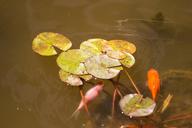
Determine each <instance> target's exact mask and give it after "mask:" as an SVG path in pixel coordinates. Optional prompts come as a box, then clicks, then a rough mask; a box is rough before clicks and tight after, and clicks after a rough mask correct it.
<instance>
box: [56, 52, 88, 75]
mask: <svg viewBox="0 0 192 128" xmlns="http://www.w3.org/2000/svg"><path fill="white" fill-rule="evenodd" d="M90 56H92V55H91V54H89V53H88V54H87V53H86V51H83V50H80V49H72V50H68V51H67V52H62V53H61V54H60V55H59V56H58V58H57V64H58V66H59V67H60V68H61V69H62V70H64V71H66V72H69V73H72V74H76V75H83V74H87V72H86V69H85V66H84V63H82V62H84V61H85V60H86V59H87V58H89V57H90Z"/></svg>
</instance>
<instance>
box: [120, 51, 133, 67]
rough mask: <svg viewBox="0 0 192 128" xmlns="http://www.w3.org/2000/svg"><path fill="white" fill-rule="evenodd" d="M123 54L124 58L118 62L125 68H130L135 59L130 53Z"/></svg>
mask: <svg viewBox="0 0 192 128" xmlns="http://www.w3.org/2000/svg"><path fill="white" fill-rule="evenodd" d="M125 54H126V57H125V58H124V59H122V60H120V62H121V64H122V65H124V66H125V67H127V68H130V67H132V66H133V65H134V64H135V58H134V56H133V55H131V54H130V53H125Z"/></svg>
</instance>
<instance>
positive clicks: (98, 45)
mask: <svg viewBox="0 0 192 128" xmlns="http://www.w3.org/2000/svg"><path fill="white" fill-rule="evenodd" d="M105 42H107V41H106V40H104V39H100V38H95V39H89V40H87V41H84V42H82V43H81V45H80V49H82V50H86V51H89V52H91V53H93V54H95V55H99V54H101V53H102V48H103V44H104V43H105Z"/></svg>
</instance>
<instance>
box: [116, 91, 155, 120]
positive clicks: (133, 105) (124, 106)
mask: <svg viewBox="0 0 192 128" xmlns="http://www.w3.org/2000/svg"><path fill="white" fill-rule="evenodd" d="M119 105H120V109H121V110H122V112H123V113H124V114H125V115H126V116H130V117H144V116H148V115H150V114H152V113H153V111H154V109H155V106H156V103H155V102H154V101H153V100H152V99H151V98H148V97H147V98H143V96H142V95H139V94H128V95H126V96H124V97H123V98H122V99H121V100H120V102H119Z"/></svg>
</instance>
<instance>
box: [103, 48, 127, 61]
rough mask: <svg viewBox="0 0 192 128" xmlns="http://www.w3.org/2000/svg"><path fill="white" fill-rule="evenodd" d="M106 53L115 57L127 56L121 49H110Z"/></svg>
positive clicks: (122, 57)
mask: <svg viewBox="0 0 192 128" xmlns="http://www.w3.org/2000/svg"><path fill="white" fill-rule="evenodd" d="M106 54H107V55H108V56H109V57H111V58H114V59H124V58H125V57H126V55H125V53H123V52H121V51H113V50H108V51H106Z"/></svg>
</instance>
